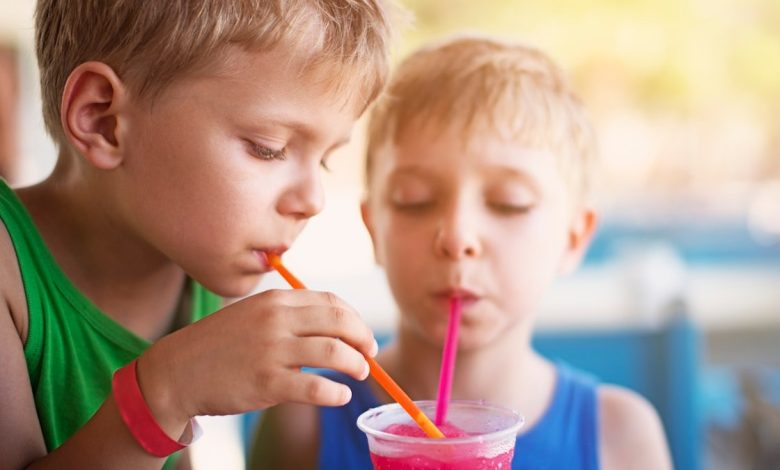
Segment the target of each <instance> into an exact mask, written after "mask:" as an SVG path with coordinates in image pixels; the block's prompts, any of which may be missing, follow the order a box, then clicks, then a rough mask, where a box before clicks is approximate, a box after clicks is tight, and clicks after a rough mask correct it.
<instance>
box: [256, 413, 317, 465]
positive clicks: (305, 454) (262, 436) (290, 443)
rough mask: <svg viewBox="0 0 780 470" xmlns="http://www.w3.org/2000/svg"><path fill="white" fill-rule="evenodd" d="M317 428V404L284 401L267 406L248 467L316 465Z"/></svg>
mask: <svg viewBox="0 0 780 470" xmlns="http://www.w3.org/2000/svg"><path fill="white" fill-rule="evenodd" d="M319 428H320V422H319V411H318V409H317V407H316V406H313V405H303V404H297V403H284V404H281V405H277V406H275V407H273V408H269V409H268V410H266V411H265V412H263V416H262V417H261V418H260V424H259V426H258V428H257V432H256V433H255V439H254V443H253V445H252V449H251V452H250V459H249V465H248V466H247V468H249V469H252V470H259V469H275V468H295V469H300V470H305V469H314V468H316V467H317V457H318V454H319V443H320V442H319Z"/></svg>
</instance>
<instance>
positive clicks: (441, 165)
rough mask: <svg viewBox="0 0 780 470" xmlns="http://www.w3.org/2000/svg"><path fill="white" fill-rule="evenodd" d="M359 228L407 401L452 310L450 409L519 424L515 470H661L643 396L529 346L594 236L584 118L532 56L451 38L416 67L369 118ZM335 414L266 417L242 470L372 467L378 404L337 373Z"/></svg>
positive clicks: (660, 448) (427, 374)
mask: <svg viewBox="0 0 780 470" xmlns="http://www.w3.org/2000/svg"><path fill="white" fill-rule="evenodd" d="M368 134H369V135H368V150H367V165H366V181H367V191H366V196H365V199H364V201H363V203H362V206H361V208H362V215H363V220H364V222H365V224H366V227H367V228H368V231H369V233H370V235H371V239H372V241H373V245H374V252H375V256H376V260H377V262H378V263H379V264H380V265H381V266H383V267H384V268H385V270H386V274H387V279H388V282H389V284H390V288H391V291H392V293H393V296H394V298H395V300H396V303H397V305H398V308H399V309H400V322H399V326H398V331H397V334H396V337H395V339H394V341H393V342H392V343H391V344H390V345H389V346H388V347H387V348H385V349H383V350H382V351H381V352H380V354H379V356H377V358H378V361H379V362H380V364H381V365H382V366H383V367H384V368H385V369H386V370H387V372H388V373H389V374H390V375H391V376H393V377H394V378H395V379H396V380H397V382H398V383H399V385H400V386H401V387H402V388H403V389H404V390H406V391H407V392H408V393H409V395H410V396H411V397H412V398H414V399H433V398H434V397H435V396H436V387H437V379H438V375H439V366H440V360H441V352H442V344H443V341H444V338H445V334H446V329H447V321H448V303H449V302H448V301H449V299H450V298H451V297H459V298H460V299H461V303H462V306H463V310H462V321H461V324H460V337H459V349H458V356H457V361H456V369H455V377H454V383H453V389H452V398H453V399H464V400H487V401H489V402H492V403H496V404H500V405H504V406H506V407H510V408H513V409H516V410H518V411H519V412H520V413H521V414H523V415H524V417H525V420H526V424H525V426H524V428H523V429H522V430H521V433H520V434H519V435H518V437H517V443H516V448H515V456H514V460H513V465H512V468H513V469H516V470H517V469H523V470H526V469H527V470H531V469H534V470H541V469H549V470H553V469H559V470H564V469H565V470H576V469H583V470H595V469H599V468H600V469H614V470H625V469H648V470H659V469H668V468H670V467H671V463H670V458H669V453H668V450H667V447H666V443H665V438H664V435H663V430H662V428H661V425H660V421H659V419H658V416H657V414H656V412H655V411H654V410H653V408H652V407H651V406H650V405H649V404H648V403H647V402H646V401H645V400H644V399H643V398H641V397H639V396H638V395H636V394H634V393H633V392H630V391H628V390H625V389H621V388H618V387H614V386H608V385H601V384H598V383H597V382H596V381H594V380H593V379H592V378H591V377H589V376H588V375H586V374H584V373H582V372H579V371H577V370H574V369H572V368H570V367H568V366H566V365H565V364H562V363H552V362H550V361H548V360H547V359H545V358H543V357H541V356H540V355H539V354H537V353H536V352H534V351H533V349H532V348H531V336H532V331H533V324H534V312H535V311H536V309H537V307H538V305H539V303H540V301H541V299H542V296H543V295H544V293H545V291H546V290H547V288H548V287H549V285H550V284H551V283H552V282H553V280H554V279H555V278H556V277H558V276H560V275H563V274H565V273H568V272H570V271H572V270H573V269H574V268H575V267H576V265H577V264H578V262H579V261H580V259H581V257H582V255H583V253H584V251H585V249H586V247H587V245H588V242H589V241H590V239H591V236H592V234H593V231H594V229H595V226H596V214H595V212H594V209H593V208H592V206H591V204H590V203H589V200H588V189H589V188H588V186H589V175H588V173H589V168H590V166H591V165H592V160H593V158H594V149H593V147H594V142H593V140H594V138H593V135H592V131H591V128H590V125H589V121H588V118H587V116H586V113H585V110H584V109H583V106H582V105H581V103H580V101H579V100H578V99H577V98H576V96H575V95H574V94H573V92H572V91H571V90H570V89H569V88H568V86H567V84H566V82H565V81H564V78H563V76H562V73H561V71H560V70H559V69H558V67H557V66H556V65H555V64H554V63H553V62H552V61H551V60H550V59H549V58H548V57H547V56H546V55H545V54H544V53H542V52H541V51H539V50H537V49H533V48H530V47H525V46H522V45H517V44H511V43H507V42H503V41H499V40H496V39H490V38H478V37H461V38H453V39H450V40H447V41H444V42H443V43H440V44H436V45H432V46H429V47H426V48H423V49H422V50H420V51H418V52H416V53H414V54H413V55H411V56H410V57H409V58H407V59H406V60H405V61H404V62H403V63H401V65H400V66H399V67H398V69H397V70H396V71H395V75H394V77H393V79H392V80H391V83H390V85H389V87H388V89H387V91H386V93H385V95H384V96H383V98H381V99H380V101H379V102H378V103H377V105H376V107H375V109H374V110H373V111H372V113H371V119H370V123H369V130H368ZM325 375H326V376H328V377H330V378H332V379H334V380H338V381H341V382H342V383H345V384H348V385H349V386H350V387H351V388H352V393H353V398H352V401H351V402H350V403H349V404H347V405H345V406H343V407H339V408H316V407H312V406H306V405H293V404H285V405H281V406H278V407H275V408H272V409H271V410H269V411H268V412H266V413H265V415H264V419H263V421H262V423H261V426H260V430H259V433H258V436H259V441H258V443H257V444H256V448H255V451H254V455H253V462H252V463H253V468H296V469H307V468H319V469H338V470H352V469H367V468H371V460H370V458H369V453H368V447H367V442H366V438H365V436H364V435H363V433H362V432H361V431H359V430H358V429H357V427H356V425H355V421H356V419H357V417H358V416H359V415H360V414H361V413H362V412H364V411H365V410H367V409H369V408H371V407H375V406H378V405H380V404H384V403H388V402H390V401H391V399H390V398H389V397H388V396H387V395H386V394H385V393H384V392H383V391H382V390H381V389H380V388H379V387H377V386H376V384H374V383H373V382H371V381H369V382H357V381H355V380H353V379H351V378H349V377H346V376H344V375H343V374H340V373H336V372H332V373H327V374H325Z"/></svg>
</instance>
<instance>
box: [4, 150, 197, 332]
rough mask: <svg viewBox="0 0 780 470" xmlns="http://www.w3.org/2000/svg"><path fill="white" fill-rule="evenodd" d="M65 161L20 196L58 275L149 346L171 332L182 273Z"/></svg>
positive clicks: (74, 167)
mask: <svg viewBox="0 0 780 470" xmlns="http://www.w3.org/2000/svg"><path fill="white" fill-rule="evenodd" d="M89 178H90V175H87V174H84V171H83V170H81V169H80V168H78V165H77V164H76V163H75V162H74V159H72V158H70V157H69V156H68V155H61V156H60V158H59V160H58V164H57V167H56V168H55V170H54V172H53V173H52V175H51V176H50V177H49V178H48V179H47V180H46V181H44V182H42V183H40V184H38V185H36V186H33V187H30V188H25V189H23V190H21V191H19V196H20V198H21V199H22V200H23V202H24V203H25V205H26V206H27V208H28V210H29V211H30V213H31V215H32V217H33V220H34V222H35V224H36V226H37V228H38V230H39V231H40V232H41V235H42V237H43V239H44V241H45V242H46V244H47V246H48V248H49V250H50V251H51V252H52V255H53V256H54V258H55V260H56V261H57V263H58V265H59V266H60V268H61V269H62V270H63V271H64V273H65V274H66V275H67V276H68V278H69V279H70V280H71V281H72V282H73V284H74V285H75V286H76V288H78V289H79V290H80V291H81V292H82V293H83V294H84V295H85V296H86V297H87V298H89V299H90V300H91V301H92V302H93V303H95V304H96V305H97V306H98V308H100V309H101V311H103V313H105V314H106V315H108V316H109V317H111V318H113V319H114V320H116V321H117V322H119V323H120V324H122V325H123V326H125V327H126V328H128V329H129V330H131V331H133V332H134V333H136V334H138V335H139V336H141V337H144V338H146V339H150V340H151V339H155V338H156V337H159V336H160V335H161V334H162V333H163V332H164V330H165V329H166V327H167V326H168V325H170V323H171V321H172V319H173V315H174V314H175V309H176V305H177V303H178V299H179V297H180V294H181V291H182V287H183V282H184V278H185V276H184V273H183V271H182V270H181V269H180V268H178V267H177V266H176V265H175V264H174V263H172V262H171V261H170V260H169V259H167V258H166V257H165V256H164V255H163V254H162V253H160V252H159V251H157V250H155V249H154V248H153V247H152V246H150V245H149V244H148V243H146V242H145V241H144V240H142V239H141V238H139V237H136V236H134V235H133V234H132V231H130V230H128V228H127V227H126V226H124V225H123V224H122V221H121V220H117V217H115V215H116V214H117V213H118V211H116V210H114V208H112V206H111V202H110V201H111V198H110V197H108V194H103V193H101V191H99V190H98V191H95V190H94V187H90V188H88V187H87V183H85V182H86V181H88V180H89Z"/></svg>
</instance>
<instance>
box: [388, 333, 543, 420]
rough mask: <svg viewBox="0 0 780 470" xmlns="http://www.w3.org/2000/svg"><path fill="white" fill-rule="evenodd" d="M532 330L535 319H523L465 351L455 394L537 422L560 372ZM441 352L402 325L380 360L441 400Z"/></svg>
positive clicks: (412, 389)
mask: <svg viewBox="0 0 780 470" xmlns="http://www.w3.org/2000/svg"><path fill="white" fill-rule="evenodd" d="M530 335H531V325H530V322H528V323H519V324H517V325H515V326H514V327H512V328H511V329H510V330H509V331H506V332H504V333H502V335H501V336H500V337H499V338H496V339H495V340H492V341H490V342H489V344H486V345H482V346H478V347H475V348H473V349H470V350H461V351H459V352H458V355H457V359H456V363H455V375H454V377H453V384H452V399H454V400H485V401H489V402H491V403H495V404H499V405H503V406H506V407H509V408H513V409H516V410H518V411H519V412H520V413H521V414H523V415H524V417H525V419H526V423H527V425H530V424H532V423H534V422H536V421H537V420H538V419H539V418H540V417H541V415H542V414H543V413H544V411H545V410H546V408H547V405H548V403H549V401H550V399H551V398H552V392H553V389H554V382H555V374H554V369H553V368H552V366H551V365H550V364H549V363H548V362H547V361H546V360H544V359H542V358H541V357H540V356H539V355H538V354H536V353H535V352H534V351H533V349H532V348H531V346H530ZM441 354H442V346H441V345H438V344H435V343H432V342H429V341H427V340H426V339H425V338H422V337H421V336H420V335H419V334H418V333H415V332H412V331H410V330H409V328H405V327H403V326H402V327H401V328H400V330H399V334H398V339H397V341H396V342H395V343H394V344H393V345H392V346H390V347H388V348H387V350H385V351H383V353H382V355H381V356H380V362H382V363H383V365H385V364H386V367H387V368H388V372H389V373H390V374H391V375H392V376H393V377H394V378H395V379H396V380H397V381H398V383H399V385H400V386H401V387H402V388H403V389H404V390H405V391H406V392H407V393H408V394H409V395H410V396H411V397H412V399H431V400H435V399H436V396H437V393H438V381H439V369H440V365H441ZM374 391H375V392H376V388H375V389H374ZM378 396H380V397H382V398H383V399H384V400H385V401H389V398H388V397H387V396H386V395H384V394H383V393H379V394H378Z"/></svg>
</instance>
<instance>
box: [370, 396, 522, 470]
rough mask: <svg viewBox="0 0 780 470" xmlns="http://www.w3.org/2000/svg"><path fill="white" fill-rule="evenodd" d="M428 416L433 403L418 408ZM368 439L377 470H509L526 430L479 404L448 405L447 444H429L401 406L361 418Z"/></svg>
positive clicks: (506, 414)
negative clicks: (521, 433) (519, 434)
mask: <svg viewBox="0 0 780 470" xmlns="http://www.w3.org/2000/svg"><path fill="white" fill-rule="evenodd" d="M415 403H416V404H417V405H418V406H419V407H420V409H421V410H422V411H423V413H425V414H426V415H428V416H432V415H433V414H434V410H435V408H436V403H435V402H433V401H420V402H415ZM357 424H358V427H359V428H360V429H361V430H362V431H363V432H365V433H366V436H367V437H368V448H369V451H370V452H371V461H372V462H373V463H374V469H375V470H412V469H423V470H432V469H436V470H445V469H447V470H466V469H468V470H496V469H502V470H509V469H511V468H512V456H513V455H514V449H515V439H516V436H517V432H518V431H519V430H520V427H521V426H522V425H523V418H522V417H521V416H520V415H519V414H517V413H516V412H514V411H512V410H510V409H507V408H503V407H500V406H495V405H491V404H489V403H485V402H476V401H453V402H451V403H450V407H449V412H448V416H447V423H445V424H444V425H442V426H439V429H441V431H442V432H443V433H444V435H445V436H447V437H446V438H445V439H431V438H429V437H428V436H426V435H425V434H424V433H423V431H422V430H421V429H420V428H419V427H418V426H417V425H416V424H414V422H413V421H412V420H411V418H409V416H408V415H407V414H406V412H405V411H404V410H403V409H402V408H401V406H400V405H398V404H390V405H384V406H380V407H378V408H373V409H370V410H368V411H366V412H365V413H363V414H362V415H360V417H359V418H358V421H357Z"/></svg>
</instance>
